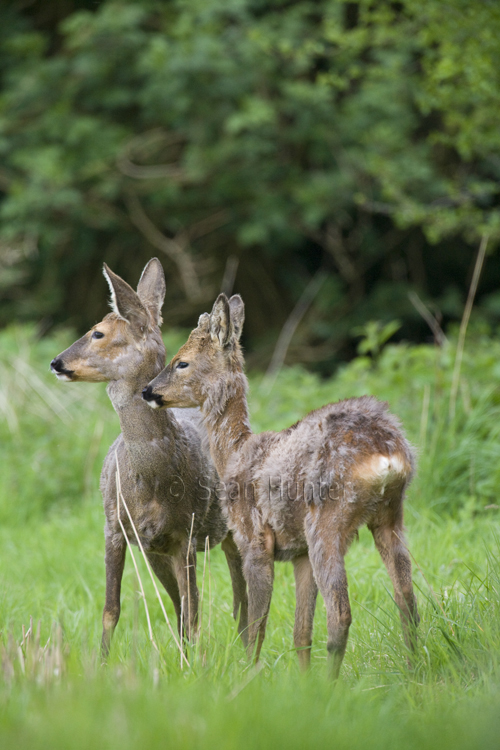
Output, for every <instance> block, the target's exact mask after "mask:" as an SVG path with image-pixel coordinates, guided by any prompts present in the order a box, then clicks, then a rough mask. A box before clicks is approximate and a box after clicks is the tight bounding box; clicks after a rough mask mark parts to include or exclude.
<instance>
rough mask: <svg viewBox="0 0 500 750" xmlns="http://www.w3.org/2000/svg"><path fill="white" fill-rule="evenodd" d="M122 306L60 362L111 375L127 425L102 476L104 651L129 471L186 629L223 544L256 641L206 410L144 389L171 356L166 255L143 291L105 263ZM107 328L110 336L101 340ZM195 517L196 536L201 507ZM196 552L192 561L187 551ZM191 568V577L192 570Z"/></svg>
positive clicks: (159, 569) (152, 552)
mask: <svg viewBox="0 0 500 750" xmlns="http://www.w3.org/2000/svg"><path fill="white" fill-rule="evenodd" d="M105 277H106V279H107V281H108V283H109V285H110V290H111V294H112V304H113V308H114V311H113V312H112V313H110V314H109V315H107V316H106V317H105V318H104V319H103V320H102V321H101V322H100V323H98V324H97V325H96V326H94V327H93V328H92V329H91V330H90V331H89V332H88V333H87V334H86V335H85V336H83V337H82V338H81V339H79V340H78V341H76V342H75V343H74V344H73V345H72V346H70V347H69V349H67V350H66V351H64V352H62V354H60V355H59V356H58V357H57V358H56V359H54V360H53V362H52V370H53V372H55V374H56V375H57V376H58V377H59V378H60V379H63V380H72V381H87V382H89V381H90V382H102V381H106V382H108V387H107V391H108V395H109V397H110V399H111V402H112V404H113V406H114V408H115V410H116V412H117V414H118V417H119V419H120V425H121V429H122V432H121V434H120V435H119V437H118V438H117V439H116V440H115V442H114V443H113V445H112V446H111V448H110V450H109V452H108V454H107V456H106V459H105V461H104V466H103V470H102V474H101V491H102V495H103V499H104V511H105V515H106V524H105V532H104V533H105V543H106V602H105V606H104V612H103V635H102V651H103V655H104V656H105V655H106V654H107V653H108V651H109V645H110V641H111V637H112V634H113V631H114V629H115V627H116V624H117V622H118V618H119V615H120V586H121V579H122V573H123V567H124V563H125V553H126V540H125V538H124V535H123V533H122V530H121V528H120V525H119V522H118V518H117V483H116V474H117V469H118V471H119V476H120V483H121V490H122V495H123V497H124V499H125V502H126V504H127V506H128V508H129V511H130V513H131V516H132V518H133V521H134V525H135V526H136V528H137V531H138V533H139V537H140V539H141V543H142V545H143V547H144V550H145V552H146V555H147V557H148V560H149V562H150V564H151V567H152V568H153V570H154V572H155V573H156V575H157V577H158V578H159V580H160V581H161V583H162V584H163V585H164V587H165V589H166V590H167V592H168V594H169V596H170V597H171V599H172V601H173V604H174V607H175V611H176V615H177V624H178V628H179V629H180V626H181V622H180V620H181V600H182V598H183V597H184V607H183V611H184V622H183V627H184V632H185V633H186V635H187V637H191V636H192V635H193V634H194V631H195V628H196V623H197V611H198V589H197V586H196V567H195V566H196V550H203V549H204V548H205V540H206V537H209V544H210V546H211V547H213V546H214V545H216V544H218V543H219V542H222V547H223V549H224V551H225V553H226V557H227V561H228V565H229V569H230V574H231V580H232V583H233V592H234V615H235V617H237V615H238V611H239V610H241V612H240V623H239V629H240V632H242V636H243V639H244V640H246V625H247V621H246V611H247V599H246V590H245V580H244V578H243V575H242V568H241V558H240V556H239V553H238V550H237V548H236V545H235V544H234V541H233V540H232V536H231V533H229V534H228V530H227V524H226V520H225V517H224V514H223V511H222V509H221V507H220V504H219V502H218V500H217V497H216V494H215V491H214V487H215V485H216V483H217V481H218V476H217V472H216V470H215V468H214V465H213V463H212V460H211V458H210V454H209V450H208V441H207V437H206V430H205V428H204V426H203V424H202V420H201V415H200V413H199V410H197V409H196V410H195V409H187V410H184V409H183V410H176V409H168V410H165V411H161V412H160V411H156V412H154V411H152V410H151V409H150V408H148V406H147V404H146V403H145V401H144V400H143V399H142V398H141V391H142V389H143V388H144V387H145V386H146V384H147V383H148V381H149V380H151V378H153V377H154V376H155V375H157V374H158V373H159V372H160V370H161V369H162V367H163V366H164V364H165V347H164V344H163V341H162V338H161V335H160V329H159V325H160V324H161V316H160V311H161V307H162V305H163V298H164V294H165V279H164V276H163V269H162V267H161V264H160V263H159V261H158V260H157V259H156V258H154V259H152V260H151V261H150V262H149V263H148V264H147V266H146V268H145V269H144V271H143V274H142V276H141V280H140V282H139V285H138V287H137V293H136V292H134V291H133V289H131V287H130V286H129V285H128V284H126V283H125V282H124V281H123V280H122V279H121V278H120V277H119V276H116V274H114V273H113V272H112V271H110V270H109V269H108V268H107V267H106V266H105ZM96 332H97V335H99V334H104V335H103V336H102V337H101V338H96ZM120 505H121V512H120V518H121V521H122V523H123V526H124V527H125V530H126V534H127V537H128V539H129V540H130V542H132V543H133V544H135V543H136V539H135V535H134V532H133V529H132V527H131V524H130V522H129V520H128V516H127V513H126V511H125V509H124V508H123V503H121V504H120ZM193 514H194V525H193V531H192V536H191V538H190V530H191V522H192V515H193ZM188 553H189V566H188V565H187V558H188ZM188 575H189V582H188V577H187V576H188Z"/></svg>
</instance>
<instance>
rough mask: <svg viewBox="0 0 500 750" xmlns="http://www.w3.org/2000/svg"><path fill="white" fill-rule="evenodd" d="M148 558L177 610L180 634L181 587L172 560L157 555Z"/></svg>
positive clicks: (166, 556)
mask: <svg viewBox="0 0 500 750" xmlns="http://www.w3.org/2000/svg"><path fill="white" fill-rule="evenodd" d="M147 558H148V560H149V563H150V565H151V567H152V569H153V571H154V573H155V575H156V577H157V578H158V580H159V581H160V583H161V584H162V586H163V587H164V589H165V591H166V592H167V594H168V595H169V597H170V598H171V599H172V603H173V605H174V609H175V615H176V617H177V630H178V632H179V634H180V632H181V597H180V594H179V585H178V583H177V578H176V577H175V573H174V571H173V567H172V558H171V557H169V556H168V555H155V554H148V555H147Z"/></svg>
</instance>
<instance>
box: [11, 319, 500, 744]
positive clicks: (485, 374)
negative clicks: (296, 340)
mask: <svg viewBox="0 0 500 750" xmlns="http://www.w3.org/2000/svg"><path fill="white" fill-rule="evenodd" d="M181 341H182V335H181V334H179V335H172V336H169V337H167V345H168V349H169V353H170V354H172V353H173V352H174V351H175V350H176V348H177V345H178V344H179V343H181ZM469 341H470V342H471V343H469V344H468V346H467V349H466V352H465V356H464V361H463V366H462V377H461V385H460V388H459V390H458V394H457V397H456V402H455V400H454V398H453V397H452V396H450V389H451V382H452V373H453V366H454V362H455V350H454V347H453V345H449V347H448V348H446V349H444V350H437V349H435V348H434V347H430V346H428V347H426V346H421V347H406V346H403V345H399V346H392V347H391V346H387V347H386V348H385V349H384V351H383V353H382V354H381V356H380V357H379V359H378V360H377V361H376V362H373V361H372V360H369V359H367V358H358V359H357V360H355V361H354V362H352V363H351V364H350V365H348V366H347V367H346V368H345V369H344V370H342V371H341V372H339V373H338V374H337V375H336V377H335V378H333V379H331V380H328V381H319V380H317V379H316V378H315V377H314V376H313V375H311V374H309V373H306V372H304V371H302V370H299V369H291V370H284V371H283V372H282V373H281V374H280V376H279V378H278V380H277V381H276V383H275V384H274V386H273V388H272V390H271V391H269V387H268V385H267V384H266V383H265V382H263V381H262V379H261V377H260V376H259V375H255V376H253V377H251V403H250V407H251V414H252V421H253V426H254V429H256V430H261V429H267V428H270V427H273V428H281V427H284V426H286V425H288V424H290V423H292V422H293V421H294V420H296V419H297V418H299V417H300V416H302V415H303V414H305V413H306V412H307V411H309V410H310V409H312V408H314V407H316V406H319V405H321V404H323V403H326V402H327V401H332V400H337V399H339V398H342V397H346V396H350V395H361V394H363V393H373V394H374V395H377V396H379V397H381V398H383V399H387V400H388V401H389V402H390V404H391V408H392V410H393V411H394V412H395V413H396V414H398V415H399V416H400V417H401V419H402V420H403V422H404V424H405V426H406V428H407V432H408V435H409V437H410V439H411V440H412V442H413V443H414V445H415V446H416V447H417V448H418V450H419V472H418V476H417V478H416V480H415V482H414V483H413V485H412V488H411V490H410V492H409V496H408V499H407V506H406V526H407V536H408V542H409V546H410V550H411V552H412V555H413V556H414V577H415V584H416V587H417V596H418V602H419V608H420V613H421V616H422V622H421V626H420V634H419V645H418V653H417V656H416V658H415V660H414V665H413V669H412V670H411V671H410V670H409V669H408V668H407V664H406V659H407V653H406V651H405V647H404V643H403V640H402V636H401V634H400V627H399V618H398V616H397V613H396V610H395V605H394V602H393V600H392V592H391V589H390V582H389V579H388V576H387V574H386V572H385V569H384V568H383V566H382V563H381V561H380V559H379V558H378V555H377V553H376V551H375V549H374V546H373V543H372V540H371V537H370V534H369V533H368V532H367V531H366V530H363V531H362V532H361V534H360V539H359V542H357V543H355V544H354V545H353V546H352V548H351V550H350V552H349V555H348V558H347V571H348V576H349V586H350V597H351V605H352V613H353V625H352V627H351V633H350V640H349V645H348V650H347V653H346V657H345V661H344V665H343V668H342V676H341V679H340V680H339V682H338V683H337V684H336V685H335V686H333V685H332V684H330V683H329V682H327V680H326V675H325V673H326V670H325V660H326V623H325V614H324V606H323V602H322V601H321V599H319V600H318V609H317V615H316V619H315V634H314V648H313V657H312V668H311V670H310V673H309V674H307V675H301V674H300V673H299V670H298V665H297V659H296V655H295V654H294V652H293V650H292V648H291V646H292V631H293V613H294V589H293V575H292V570H291V566H290V565H283V564H282V565H278V566H277V576H276V582H275V590H274V596H273V603H272V608H271V614H270V620H269V624H268V629H267V636H266V641H265V644H264V648H263V652H262V663H261V666H260V668H258V669H255V668H254V667H251V666H249V665H248V664H247V662H246V660H245V658H244V652H243V648H242V646H241V644H240V642H239V640H238V638H237V634H236V629H235V625H234V623H233V620H232V617H231V613H230V585H229V575H228V572H227V568H226V565H225V560H224V556H223V555H222V553H221V552H220V550H215V551H213V552H212V553H211V555H210V558H204V556H203V555H199V557H198V579H199V585H200V588H203V598H202V629H201V636H200V639H199V642H198V643H197V644H196V646H194V647H192V648H191V649H190V650H189V651H188V652H187V653H186V656H187V658H188V660H189V666H184V667H183V668H181V660H180V655H179V652H178V650H177V649H176V646H175V644H174V643H173V640H172V637H171V635H170V633H169V631H168V628H167V625H166V622H165V619H164V617H163V615H162V612H161V609H160V606H159V603H158V602H157V600H156V596H155V592H154V589H153V586H152V584H151V582H150V581H149V580H148V576H147V572H146V569H145V566H144V565H143V564H142V563H141V561H140V559H138V565H139V570H140V574H141V578H142V581H143V584H144V590H145V597H146V602H147V605H148V609H149V612H150V616H151V620H152V626H153V631H154V637H155V640H156V642H157V643H158V646H159V653H158V652H157V651H156V650H155V649H154V648H153V647H152V645H151V643H150V640H149V637H148V630H147V625H146V616H145V611H144V602H143V600H142V598H141V596H140V595H139V594H138V583H137V577H136V574H135V571H134V568H133V566H132V565H131V563H130V559H129V560H128V563H127V566H126V571H125V576H124V584H123V596H122V602H123V606H122V616H121V619H120V623H119V625H118V628H117V631H116V634H115V638H114V641H113V646H112V654H111V658H110V661H109V665H108V667H107V668H105V669H103V668H102V667H101V666H100V663H99V658H98V645H99V639H100V630H101V624H100V618H101V611H102V604H103V600H104V562H103V552H104V543H103V533H102V528H103V523H104V518H103V512H102V507H101V500H100V495H99V491H98V477H99V471H100V467H101V464H102V459H103V457H104V455H105V453H106V450H107V447H108V446H109V444H110V443H111V441H112V440H113V438H114V437H115V436H116V434H117V433H118V430H119V428H118V421H117V418H116V415H115V414H114V412H113V410H112V408H111V406H110V404H109V402H108V400H107V397H106V393H105V390H104V386H100V385H87V384H75V385H65V384H62V383H58V382H56V381H55V379H53V378H52V376H50V374H49V373H48V365H49V362H50V360H51V359H52V358H53V357H54V356H55V355H56V354H58V353H59V352H60V351H61V350H62V349H63V348H65V346H67V345H68V343H70V342H71V334H69V333H68V332H61V333H60V334H59V335H57V336H54V337H52V338H50V339H45V340H43V341H39V342H35V341H34V339H33V336H32V332H31V331H30V330H29V329H26V328H24V329H20V328H13V329H10V330H8V331H6V332H3V333H2V334H1V336H0V352H1V353H0V437H1V447H0V451H1V466H2V469H1V472H2V473H1V479H2V481H1V485H0V629H1V645H0V649H1V659H0V669H1V673H0V747H2V748H3V747H5V748H9V749H10V748H30V749H32V750H36V749H37V748H56V749H57V748H65V747H71V748H80V747H81V748H88V747H98V748H115V747H119V748H124V749H128V748H145V747H157V746H158V747H160V746H161V747H165V746H166V747H179V748H184V747H186V748H192V747H221V748H234V747H254V746H255V747H264V748H267V747H269V748H272V747H273V748H276V747H286V748H305V747H306V748H307V747H318V746H324V745H326V746H332V747H336V748H344V747H345V748H365V747H370V748H378V747H380V748H392V747H394V748H396V747H398V748H433V747H436V748H437V747H440V748H441V747H454V748H477V747H482V748H497V747H500V523H499V521H500V510H499V508H498V505H500V503H499V500H498V494H499V493H498V488H499V486H500V435H499V434H498V433H499V431H500V390H499V389H498V387H497V385H496V384H497V383H498V382H499V379H500V344H499V343H497V342H496V341H495V340H494V339H493V338H491V337H489V336H487V335H486V334H485V333H483V332H481V330H479V329H478V330H476V331H473V332H472V334H471V336H470V338H469ZM450 399H451V409H450ZM453 413H454V415H453ZM450 414H451V415H453V416H450ZM136 557H137V558H138V557H139V556H138V555H136ZM163 599H164V602H165V604H166V610H167V613H168V615H169V617H170V618H171V620H172V621H173V619H174V618H173V608H172V607H171V605H170V602H169V600H168V599H167V596H166V595H165V596H164V597H163ZM30 618H31V619H30ZM30 622H32V629H31V631H30V630H29V628H30ZM23 628H24V631H23ZM23 632H24V635H23Z"/></svg>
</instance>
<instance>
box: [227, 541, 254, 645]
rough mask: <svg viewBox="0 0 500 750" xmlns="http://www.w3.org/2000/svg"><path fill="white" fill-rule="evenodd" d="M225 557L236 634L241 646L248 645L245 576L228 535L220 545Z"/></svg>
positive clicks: (235, 548)
mask: <svg viewBox="0 0 500 750" xmlns="http://www.w3.org/2000/svg"><path fill="white" fill-rule="evenodd" d="M221 547H222V549H223V551H224V554H225V555H226V560H227V566H228V568H229V574H230V576H231V583H232V586H233V617H234V619H235V620H237V619H238V614H239V622H238V633H239V634H240V638H241V640H242V641H243V645H245V646H247V645H248V596H247V585H246V581H245V576H244V575H243V562H242V559H241V555H240V553H239V551H238V547H237V546H236V544H235V542H234V539H233V535H232V534H231V532H229V533H228V535H227V537H226V538H225V539H224V541H223V542H222V544H221Z"/></svg>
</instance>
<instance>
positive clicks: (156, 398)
mask: <svg viewBox="0 0 500 750" xmlns="http://www.w3.org/2000/svg"><path fill="white" fill-rule="evenodd" d="M142 397H143V399H144V401H147V402H148V403H149V404H151V406H153V405H155V406H163V396H161V395H160V394H159V393H154V391H153V389H152V388H151V386H150V385H147V386H146V388H143V390H142Z"/></svg>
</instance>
